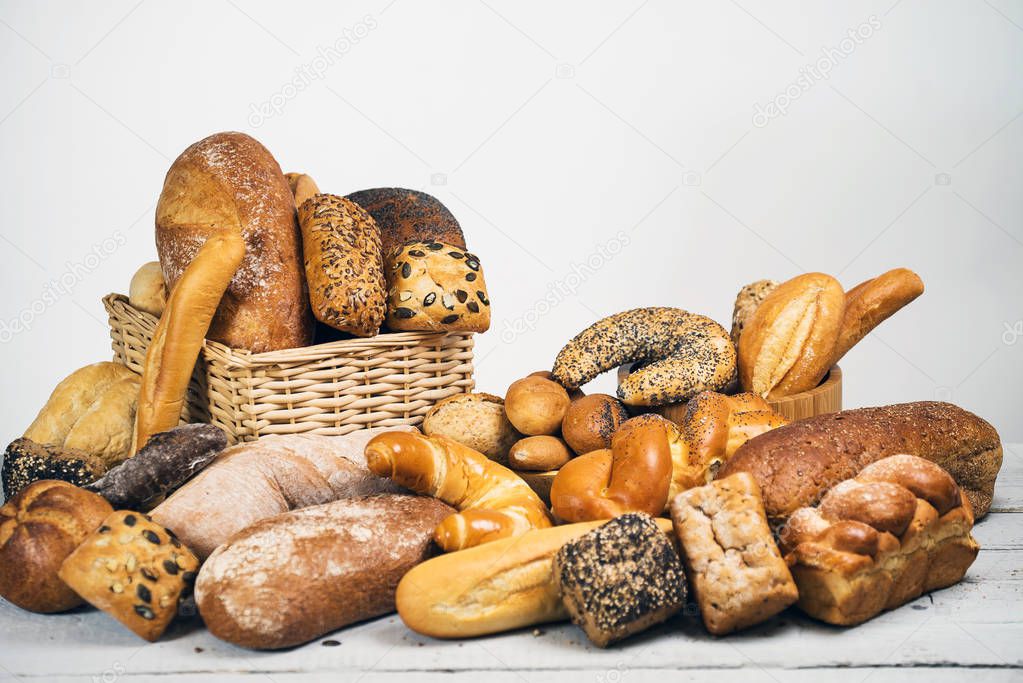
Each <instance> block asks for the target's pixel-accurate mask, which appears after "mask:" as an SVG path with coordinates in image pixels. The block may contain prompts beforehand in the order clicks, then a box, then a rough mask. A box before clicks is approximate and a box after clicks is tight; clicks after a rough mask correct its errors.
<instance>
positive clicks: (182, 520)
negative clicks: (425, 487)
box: [152, 427, 410, 559]
mask: <svg viewBox="0 0 1023 683" xmlns="http://www.w3.org/2000/svg"><path fill="white" fill-rule="evenodd" d="M389 429H395V428H376V429H360V430H358V431H356V432H352V433H351V434H347V435H345V436H321V435H314V434H290V435H287V436H265V437H263V438H261V439H259V440H257V441H253V442H247V443H241V444H237V445H235V446H232V447H231V448H228V449H226V450H224V451H223V452H222V453H221V454H220V456H219V457H218V458H217V459H216V460H215V461H213V463H212V464H211V465H210V466H208V467H207V468H206V469H205V470H203V471H202V472H200V473H199V475H198V476H196V477H195V478H194V479H192V480H191V481H190V482H188V483H187V484H185V485H184V486H182V487H181V488H180V489H178V490H177V491H175V492H174V493H173V494H172V495H171V496H170V497H169V498H167V500H165V501H164V502H163V503H161V504H160V505H159V506H157V507H156V509H154V510H153V513H152V515H153V519H154V520H156V521H157V522H158V523H160V524H162V525H164V526H165V527H167V528H168V529H171V530H172V531H174V532H175V533H176V534H177V535H178V536H179V537H180V538H181V540H182V541H184V542H185V543H186V544H187V545H188V547H190V548H191V549H192V550H194V551H195V553H196V555H198V556H199V558H200V559H202V558H206V557H208V556H209V554H210V553H212V552H213V550H214V549H215V548H216V547H217V546H218V545H220V544H221V543H224V542H225V541H226V540H227V539H228V538H230V537H231V536H232V535H233V534H235V533H236V532H238V531H241V530H242V529H244V528H245V527H247V526H249V525H250V524H253V523H255V522H258V521H259V520H261V519H266V518H267V517H272V516H274V515H278V514H280V513H282V512H287V511H288V510H294V509H297V508H302V507H307V506H309V505H320V504H322V503H327V502H330V501H333V500H338V499H340V498H352V497H357V496H364V495H369V494H373V493H380V492H393V491H398V490H400V489H398V488H397V487H396V486H394V484H392V483H391V482H390V481H388V480H386V479H381V478H379V477H375V476H373V475H372V474H370V472H369V470H367V469H366V466H365V463H366V460H365V457H364V455H363V451H364V449H365V446H366V443H367V442H368V441H369V440H370V439H371V438H372V437H374V436H376V435H378V434H380V433H382V432H385V431H388V430H389ZM396 429H397V430H399V431H400V430H402V429H403V428H400V427H399V428H396ZM405 429H410V428H405Z"/></svg>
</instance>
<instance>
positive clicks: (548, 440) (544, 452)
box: [508, 435, 573, 472]
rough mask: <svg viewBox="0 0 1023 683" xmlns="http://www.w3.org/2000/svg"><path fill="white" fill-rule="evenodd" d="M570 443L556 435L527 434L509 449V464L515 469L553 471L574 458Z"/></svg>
mask: <svg viewBox="0 0 1023 683" xmlns="http://www.w3.org/2000/svg"><path fill="white" fill-rule="evenodd" d="M572 455H573V453H572V451H570V450H569V449H568V444H566V443H565V442H564V441H562V440H561V439H559V438H558V437H556V436H545V435H541V436H527V437H526V438H525V439H521V440H520V441H518V442H516V443H515V445H514V446H512V447H511V450H510V451H508V464H509V466H510V467H511V468H512V469H513V470H525V471H527V472H551V471H553V470H556V469H558V468H559V467H561V466H563V465H564V464H565V463H567V462H568V461H569V460H571V459H572Z"/></svg>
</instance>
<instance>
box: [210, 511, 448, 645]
mask: <svg viewBox="0 0 1023 683" xmlns="http://www.w3.org/2000/svg"><path fill="white" fill-rule="evenodd" d="M453 512H454V510H453V509H452V508H450V507H448V506H447V505H445V504H444V503H442V502H440V501H439V500H437V499H435V498H426V497H421V496H408V495H393V494H383V495H378V496H371V497H367V498H359V499H352V500H342V501H337V502H334V503H327V504H326V505H319V506H314V507H308V508H303V509H301V510H295V511H292V512H287V513H284V514H282V515H278V516H276V517H271V518H269V519H264V520H262V521H260V522H256V523H255V524H253V525H252V526H250V527H248V528H246V529H245V530H243V531H241V532H239V533H238V534H236V535H235V536H234V537H232V538H231V540H229V541H228V542H227V543H226V544H224V545H222V546H221V547H220V548H218V549H217V550H216V552H214V553H213V555H211V556H210V558H209V559H208V560H207V561H206V563H205V564H204V565H203V567H202V570H201V571H200V572H199V579H198V581H197V583H196V600H197V602H198V605H199V612H200V614H201V615H202V618H203V620H204V621H205V622H206V626H207V627H208V628H209V630H210V632H211V633H212V634H213V635H215V636H216V637H218V638H220V639H221V640H225V641H227V642H229V643H233V644H235V645H240V646H242V647H250V648H256V649H279V648H284V647H291V646H293V645H298V644H300V643H304V642H307V641H309V640H312V639H314V638H317V637H319V636H321V635H323V634H325V633H329V632H330V631H333V630H335V629H338V628H341V627H342V626H346V625H348V624H351V623H354V622H357V621H362V620H364V619H370V618H372V617H376V616H379V615H381V614H387V613H388V612H393V611H394V609H395V605H394V596H395V591H396V589H397V586H398V581H400V580H401V578H402V576H404V575H405V573H406V572H407V571H408V570H410V569H412V567H414V566H415V565H416V564H419V563H420V562H422V561H423V560H425V559H427V558H428V557H429V556H430V554H431V552H432V550H433V544H432V542H431V540H430V539H431V536H432V534H433V530H434V527H436V525H437V524H438V523H440V522H441V521H442V520H443V519H444V518H445V517H447V516H448V515H450V514H451V513H453ZM284 538H287V539H290V540H287V542H286V543H285V542H283V539H284ZM285 547H286V549H284V548H285ZM282 549H283V550H282Z"/></svg>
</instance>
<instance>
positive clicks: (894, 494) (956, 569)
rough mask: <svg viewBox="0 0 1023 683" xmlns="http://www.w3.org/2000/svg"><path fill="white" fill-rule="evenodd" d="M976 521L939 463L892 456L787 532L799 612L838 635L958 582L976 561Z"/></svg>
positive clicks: (795, 518)
mask: <svg viewBox="0 0 1023 683" xmlns="http://www.w3.org/2000/svg"><path fill="white" fill-rule="evenodd" d="M972 527H973V513H972V510H971V509H970V503H969V501H968V500H967V498H966V496H965V495H964V494H963V493H962V492H961V490H960V489H959V487H958V486H957V485H956V483H955V482H954V481H953V480H952V477H950V476H949V475H948V473H946V472H945V471H944V470H942V469H941V468H940V467H938V466H937V465H935V464H934V463H932V462H929V461H927V460H924V459H923V458H918V457H916V456H912V455H894V456H891V457H888V458H884V459H882V460H879V461H877V462H875V463H872V464H870V465H867V466H866V467H865V468H864V469H863V470H862V471H861V472H860V473H859V474H858V475H857V476H856V478H854V479H847V480H845V481H843V482H841V483H839V484H837V485H836V486H835V487H833V488H832V489H831V490H830V491H828V493H827V494H825V496H824V498H823V500H822V501H821V504H820V507H818V508H809V507H806V508H800V509H799V510H797V511H796V512H795V513H794V514H793V515H792V516H791V517H790V518H789V521H788V524H787V525H786V526H785V527H784V528H783V530H782V533H781V539H782V544H783V547H784V549H785V551H786V560H787V562H788V563H789V566H790V567H791V568H792V573H793V575H794V576H795V579H796V583H797V585H798V586H799V607H800V608H801V609H802V610H803V611H805V612H806V613H807V614H810V615H811V616H814V617H816V618H818V619H822V620H823V621H827V622H829V623H832V624H839V625H852V624H858V623H860V622H863V621H866V620H867V619H870V618H871V617H873V616H875V615H876V614H878V613H880V612H881V611H882V610H885V609H893V608H895V607H898V606H899V605H901V604H903V603H905V602H908V601H909V600H912V599H914V598H916V597H918V596H919V595H921V594H922V593H924V592H927V591H932V590H935V589H938V588H944V587H945V586H949V585H951V584H953V583H956V582H957V581H959V580H960V579H961V578H962V577H963V574H965V572H966V570H967V569H968V568H969V566H970V565H971V564H972V563H973V560H974V559H975V558H976V556H977V551H978V550H979V546H978V545H977V542H976V541H975V540H974V539H973V537H972V536H971V534H970V530H971V528H972Z"/></svg>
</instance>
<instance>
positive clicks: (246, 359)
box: [103, 292, 473, 367]
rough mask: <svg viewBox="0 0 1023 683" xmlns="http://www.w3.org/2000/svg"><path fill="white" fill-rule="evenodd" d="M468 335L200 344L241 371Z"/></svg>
mask: <svg viewBox="0 0 1023 683" xmlns="http://www.w3.org/2000/svg"><path fill="white" fill-rule="evenodd" d="M103 303H104V305H105V306H106V307H107V308H111V307H113V306H114V305H115V304H120V305H122V306H124V307H126V308H128V309H130V310H131V312H132V313H134V314H135V315H138V316H140V317H143V318H148V319H149V320H150V321H151V322H152V324H153V325H156V324H157V323H158V322H159V319H158V318H157V317H156V316H154V315H152V314H150V313H146V312H145V311H140V310H138V309H137V308H135V307H134V306H132V305H131V303H130V302H129V301H128V297H127V296H125V295H124V294H118V293H116V292H111V293H110V294H107V295H106V296H105V297H103ZM472 334H473V333H472V332H385V333H383V334H377V335H376V336H373V337H365V338H356V339H340V340H338V341H332V342H325V343H323V344H312V345H310V346H300V347H296V348H291V349H279V350H277V351H265V352H263V353H252V352H251V351H248V350H245V349H235V348H232V347H230V346H227V345H225V344H221V343H220V342H215V341H211V340H209V339H206V340H204V341H203V345H204V347H205V348H206V349H207V351H212V352H214V353H216V354H217V355H218V356H220V357H221V358H222V359H223V360H224V361H226V362H228V363H229V364H230V365H232V366H236V367H245V366H250V365H269V364H278V363H292V362H304V361H312V360H316V359H320V358H328V357H332V356H338V355H344V354H350V353H357V352H361V351H368V350H371V349H380V348H387V347H404V346H409V345H423V346H445V345H447V343H449V342H446V340H447V339H448V338H462V339H467V338H470V337H471V336H472Z"/></svg>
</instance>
